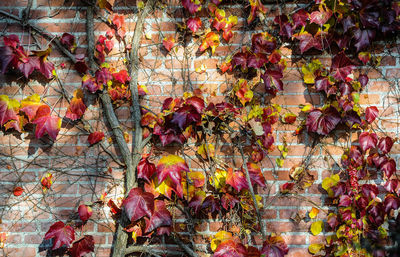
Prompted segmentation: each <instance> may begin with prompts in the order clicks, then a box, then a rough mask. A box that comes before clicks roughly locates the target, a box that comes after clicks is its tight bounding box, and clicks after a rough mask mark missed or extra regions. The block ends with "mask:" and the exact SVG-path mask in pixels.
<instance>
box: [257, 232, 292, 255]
mask: <svg viewBox="0 0 400 257" xmlns="http://www.w3.org/2000/svg"><path fill="white" fill-rule="evenodd" d="M288 252H289V248H288V247H287V245H286V243H285V240H284V239H283V237H281V236H277V235H274V234H272V235H270V236H269V237H268V238H267V240H266V241H265V242H264V244H263V247H262V249H261V254H263V255H265V256H270V257H283V256H285V255H286V254H287V253H288Z"/></svg>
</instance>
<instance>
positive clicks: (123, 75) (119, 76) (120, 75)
mask: <svg viewBox="0 0 400 257" xmlns="http://www.w3.org/2000/svg"><path fill="white" fill-rule="evenodd" d="M112 76H113V77H114V79H115V80H116V81H118V82H121V83H122V84H126V83H127V82H128V81H130V80H131V77H129V75H128V71H127V70H120V71H119V72H115V73H113V74H112Z"/></svg>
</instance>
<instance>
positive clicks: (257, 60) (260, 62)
mask: <svg viewBox="0 0 400 257" xmlns="http://www.w3.org/2000/svg"><path fill="white" fill-rule="evenodd" d="M267 63H268V56H267V55H266V54H263V53H257V54H250V55H249V56H248V59H247V66H248V67H251V68H255V69H259V68H261V67H263V66H264V65H265V64H267Z"/></svg>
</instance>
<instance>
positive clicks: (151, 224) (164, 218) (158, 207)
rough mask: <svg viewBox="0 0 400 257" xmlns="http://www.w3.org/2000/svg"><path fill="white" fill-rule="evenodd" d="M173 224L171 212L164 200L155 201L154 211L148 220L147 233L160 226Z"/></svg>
mask: <svg viewBox="0 0 400 257" xmlns="http://www.w3.org/2000/svg"><path fill="white" fill-rule="evenodd" d="M171 225H172V216H171V213H170V212H169V211H168V210H167V208H166V207H165V203H164V201H161V200H156V201H155V202H154V212H153V214H152V215H151V218H150V220H149V221H148V222H147V220H146V231H145V233H149V232H151V231H153V230H154V229H156V228H159V227H165V226H171Z"/></svg>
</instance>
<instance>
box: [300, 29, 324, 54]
mask: <svg viewBox="0 0 400 257" xmlns="http://www.w3.org/2000/svg"><path fill="white" fill-rule="evenodd" d="M293 37H295V38H296V39H297V40H299V41H300V45H299V47H300V52H301V53H302V54H303V53H304V52H306V51H307V50H309V49H311V48H313V47H314V48H316V49H319V50H322V43H321V41H320V40H319V39H317V38H314V36H313V35H312V34H310V33H308V32H307V31H301V32H299V33H297V34H294V35H293Z"/></svg>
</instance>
